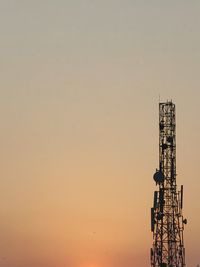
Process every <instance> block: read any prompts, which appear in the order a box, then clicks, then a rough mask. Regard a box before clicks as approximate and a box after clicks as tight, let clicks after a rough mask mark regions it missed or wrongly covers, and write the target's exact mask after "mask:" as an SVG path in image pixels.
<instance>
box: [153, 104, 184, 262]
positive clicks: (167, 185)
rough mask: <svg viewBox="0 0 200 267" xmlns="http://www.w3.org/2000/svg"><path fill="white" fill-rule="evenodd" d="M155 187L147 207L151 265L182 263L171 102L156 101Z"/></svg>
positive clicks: (180, 200) (180, 199)
mask: <svg viewBox="0 0 200 267" xmlns="http://www.w3.org/2000/svg"><path fill="white" fill-rule="evenodd" d="M153 178H154V180H155V182H156V185H158V187H159V189H158V190H157V191H155V192H154V201H153V208H151V231H152V232H153V247H152V248H151V266H152V267H185V248H184V243H183V230H184V224H186V223H187V220H186V219H183V216H182V208H183V186H181V190H180V191H177V184H176V120H175V105H174V104H173V103H172V102H171V101H170V102H168V101H167V102H165V103H159V169H157V170H156V173H155V174H154V177H153Z"/></svg>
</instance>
